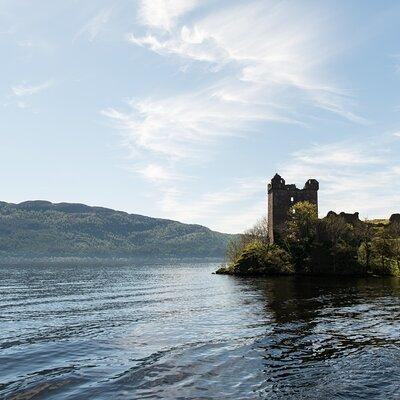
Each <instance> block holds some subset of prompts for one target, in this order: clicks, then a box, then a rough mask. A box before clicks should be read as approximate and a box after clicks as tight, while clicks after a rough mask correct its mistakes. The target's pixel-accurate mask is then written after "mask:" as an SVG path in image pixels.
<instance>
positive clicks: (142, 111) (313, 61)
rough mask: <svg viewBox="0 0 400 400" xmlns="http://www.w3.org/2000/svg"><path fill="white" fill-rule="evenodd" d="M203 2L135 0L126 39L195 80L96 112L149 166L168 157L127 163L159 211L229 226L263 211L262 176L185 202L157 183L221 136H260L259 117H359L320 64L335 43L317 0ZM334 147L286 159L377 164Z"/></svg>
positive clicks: (174, 189)
mask: <svg viewBox="0 0 400 400" xmlns="http://www.w3.org/2000/svg"><path fill="white" fill-rule="evenodd" d="M212 3H213V6H215V7H214V8H211V9H209V10H208V11H206V10H205V9H201V10H200V9H199V6H200V4H201V3H200V1H189V0H188V1H184V0H182V1H180V0H176V1H172V0H170V1H167V0H164V1H161V0H158V1H151V0H148V1H145V0H142V1H140V3H139V5H140V7H139V12H138V20H139V22H140V24H141V25H142V26H141V27H140V28H139V27H138V28H137V29H136V30H135V31H134V32H133V33H130V34H128V35H127V40H128V42H129V43H131V44H133V45H135V46H141V47H143V48H146V49H148V50H149V51H151V52H154V53H157V54H158V55H160V56H161V57H163V58H165V59H166V60H171V59H172V60H173V61H174V62H178V63H179V65H180V67H181V68H180V69H179V70H181V71H186V72H188V71H189V72H191V71H193V70H195V72H196V74H198V75H199V76H201V78H202V82H203V86H202V87H201V88H200V89H199V88H198V86H197V88H196V89H192V88H190V87H187V89H186V90H185V91H183V92H182V91H180V92H179V93H170V94H169V95H168V96H165V97H161V98H160V96H159V95H157V96H151V95H149V96H147V97H145V98H141V99H132V100H131V101H129V102H128V107H127V108H126V109H116V108H114V107H111V108H109V109H106V110H103V115H105V116H107V117H109V118H111V119H112V120H113V121H114V122H115V124H116V126H117V127H118V128H119V129H121V130H122V131H123V132H124V137H125V143H126V144H127V146H128V147H129V148H130V149H131V151H137V152H138V153H140V159H141V162H142V161H143V159H145V160H146V157H148V158H149V159H151V160H152V163H153V160H156V165H163V164H164V163H170V162H171V161H175V162H173V163H172V165H175V166H178V167H177V168H178V169H177V171H175V170H173V171H172V170H169V171H168V173H166V172H165V171H164V170H163V169H159V168H158V167H154V166H153V167H149V168H144V169H143V168H141V167H138V168H136V171H137V172H138V173H139V174H140V175H141V176H142V177H145V178H146V179H148V180H151V181H154V182H155V183H157V185H158V187H157V189H158V190H160V193H161V196H160V198H161V200H160V208H161V210H163V213H164V214H163V215H166V216H168V217H170V218H176V219H180V220H183V221H186V222H195V221H199V220H200V221H201V220H202V217H204V216H205V215H206V216H207V218H208V220H210V219H212V218H213V217H212V216H213V215H215V218H214V219H213V221H214V222H213V223H212V226H213V227H218V228H219V229H225V230H229V231H232V226H235V227H239V225H241V227H243V226H248V225H249V224H252V223H253V222H254V219H256V218H257V216H259V215H260V214H262V213H263V212H264V211H265V203H263V202H264V200H265V193H264V189H265V185H264V182H263V181H262V180H256V181H257V188H256V187H252V188H248V187H247V186H246V185H245V184H244V183H243V182H239V183H238V182H236V184H235V185H234V187H233V186H232V187H226V188H225V189H222V190H221V191H218V192H215V193H213V194H209V193H206V194H203V195H202V194H201V193H200V194H198V196H197V198H196V199H195V200H194V201H192V200H191V199H190V198H189V197H188V193H187V190H184V189H182V188H181V187H180V186H179V185H172V186H171V185H160V182H163V181H165V182H167V181H171V176H174V175H179V170H180V169H183V168H184V166H185V165H187V163H191V164H192V165H193V163H195V162H196V161H198V160H202V161H203V162H204V161H205V160H206V159H207V158H209V157H210V155H211V156H212V155H213V154H214V152H216V151H219V150H220V148H221V147H222V146H220V144H221V143H222V142H224V141H226V139H227V138H231V137H235V136H242V137H245V136H251V135H255V134H258V133H259V132H260V126H262V133H263V134H268V131H269V129H268V123H269V122H274V123H276V122H278V123H283V124H301V125H307V124H308V123H309V122H310V121H312V120H313V119H314V118H315V116H316V115H318V117H319V118H324V117H325V116H329V118H331V117H332V116H333V117H335V118H337V119H340V120H341V121H343V120H344V121H346V122H349V123H357V124H359V123H362V124H363V123H366V122H367V121H366V120H365V119H364V118H362V117H361V116H359V115H358V114H357V112H356V107H357V105H356V102H355V98H354V97H353V95H352V93H351V92H350V91H348V90H343V89H342V88H341V87H339V85H337V84H336V83H335V79H333V78H332V77H331V78H329V68H327V64H328V63H329V61H330V60H331V57H332V56H333V54H334V53H335V52H336V51H337V48H336V43H334V41H333V40H332V37H331V36H330V33H329V29H330V22H329V17H330V11H328V10H327V9H326V8H324V6H323V5H317V4H316V3H313V4H312V6H309V5H307V4H305V3H301V4H299V3H295V2H288V1H275V0H267V1H256V0H254V1H235V2H231V3H224V6H223V7H220V8H219V6H218V4H217V3H215V2H212ZM199 10H200V11H199ZM188 13H190V16H189V18H188ZM143 30H144V33H143ZM321 110H322V113H321ZM330 150H333V149H330ZM334 150H335V151H334V152H333V153H331V154H328V152H326V154H325V155H324V159H321V160H320V162H319V163H317V162H315V161H314V160H313V154H312V153H307V152H299V153H298V154H296V155H295V156H294V159H295V164H296V165H298V166H299V167H301V168H303V169H307V172H308V171H316V170H317V167H318V166H319V165H320V164H324V165H325V164H329V163H331V164H335V163H336V165H340V166H346V167H348V166H349V168H350V167H352V166H353V167H357V166H360V165H364V166H365V165H368V163H374V164H378V165H381V164H380V163H381V160H380V156H379V155H375V154H371V155H370V156H369V158H368V159H365V157H364V154H361V153H362V152H361V153H360V152H359V151H357V150H351V151H350V150H347V151H345V149H343V148H336V149H334ZM176 161H179V162H176ZM305 176H308V174H305ZM249 181H254V180H249ZM242 196H243V197H242ZM244 198H245V199H246V200H244ZM250 198H252V200H250ZM255 199H259V200H255ZM242 202H243V203H246V204H242ZM262 204H263V206H261V205H262ZM227 206H232V209H235V211H234V212H232V215H233V214H234V215H235V218H236V222H235V224H233V221H232V220H229V218H225V217H224V216H223V215H227V213H228V211H227V209H226V207H227ZM238 207H240V210H242V211H241V212H239V213H238V212H237V209H238ZM222 210H224V212H221V211H222ZM258 210H259V211H260V213H258ZM248 219H251V220H250V221H248ZM232 224H233V225H232ZM229 226H231V228H229ZM234 229H235V228H234ZM238 230H239V229H238Z"/></svg>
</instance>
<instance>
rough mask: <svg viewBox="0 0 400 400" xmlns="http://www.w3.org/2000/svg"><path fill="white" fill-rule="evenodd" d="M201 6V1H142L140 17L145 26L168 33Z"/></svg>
mask: <svg viewBox="0 0 400 400" xmlns="http://www.w3.org/2000/svg"><path fill="white" fill-rule="evenodd" d="M199 4H200V0H140V3H139V12H138V16H139V20H140V22H141V23H142V24H143V25H147V26H149V27H152V28H160V29H163V30H167V31H168V30H170V29H171V28H173V27H174V26H175V24H176V22H177V21H178V20H179V18H180V17H182V16H183V15H184V14H186V13H187V12H189V11H191V10H192V9H193V8H195V7H196V6H197V5H199Z"/></svg>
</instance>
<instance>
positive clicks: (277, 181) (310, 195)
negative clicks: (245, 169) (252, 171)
mask: <svg viewBox="0 0 400 400" xmlns="http://www.w3.org/2000/svg"><path fill="white" fill-rule="evenodd" d="M318 189H319V183H318V181H317V180H315V179H309V180H308V181H307V182H306V183H305V185H304V188H303V189H298V188H297V187H296V185H293V184H291V185H286V182H285V180H284V179H283V178H282V177H281V176H280V175H278V174H275V176H274V177H273V178H272V179H271V183H269V184H268V235H269V238H270V240H271V241H272V242H273V241H274V239H276V237H277V236H278V235H279V234H280V233H282V231H283V230H284V229H285V225H286V221H287V217H288V213H289V209H290V207H291V206H292V205H293V204H295V203H298V202H299V201H309V202H310V203H313V204H315V205H316V206H317V209H318Z"/></svg>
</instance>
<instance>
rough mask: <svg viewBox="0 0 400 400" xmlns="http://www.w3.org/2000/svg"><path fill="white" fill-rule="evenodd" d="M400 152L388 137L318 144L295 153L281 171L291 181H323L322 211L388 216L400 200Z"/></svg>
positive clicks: (322, 212)
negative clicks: (399, 157)
mask: <svg viewBox="0 0 400 400" xmlns="http://www.w3.org/2000/svg"><path fill="white" fill-rule="evenodd" d="M397 151H398V149H397V148H396V147H395V145H394V143H393V141H392V140H390V138H389V137H378V138H369V140H365V142H363V143H358V142H355V141H345V142H340V143H334V144H331V145H321V146H318V145H315V146H313V147H311V148H309V149H306V150H303V151H299V152H296V153H294V154H293V155H292V159H291V161H289V162H288V163H287V164H286V165H284V166H282V168H281V172H282V175H283V176H284V177H285V178H287V180H288V181H290V182H291V181H294V182H302V180H304V179H305V178H308V177H313V178H317V179H318V180H319V181H320V184H321V185H320V187H321V190H320V205H321V208H320V211H321V214H326V213H327V212H328V211H329V210H335V211H347V212H355V211H358V212H360V213H361V214H362V215H363V216H364V217H387V216H389V215H390V214H391V213H394V212H398V204H399V202H400V190H399V188H398V185H396V182H398V180H399V179H400V164H399V161H398V159H397V158H396V152H397Z"/></svg>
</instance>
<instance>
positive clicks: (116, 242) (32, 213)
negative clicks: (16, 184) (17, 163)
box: [0, 201, 231, 257]
mask: <svg viewBox="0 0 400 400" xmlns="http://www.w3.org/2000/svg"><path fill="white" fill-rule="evenodd" d="M230 237H231V235H228V234H223V233H218V232H214V231H211V230H210V229H208V228H206V227H204V226H200V225H188V224H182V223H180V222H176V221H171V220H166V219H159V218H150V217H145V216H142V215H136V214H128V213H125V212H121V211H114V210H111V209H107V208H102V207H89V206H86V205H84V204H70V203H59V204H53V203H50V202H47V201H27V202H24V203H20V204H12V203H5V202H0V256H2V257H4V256H34V257H41V256H44V257H48V256H50V257H53V256H55V257H56V256H57V257H58V256H100V257H102V256H104V257H108V256H121V257H124V256H128V257H130V256H154V257H215V256H221V255H223V254H224V251H225V248H226V244H227V242H228V241H229V239H230Z"/></svg>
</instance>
